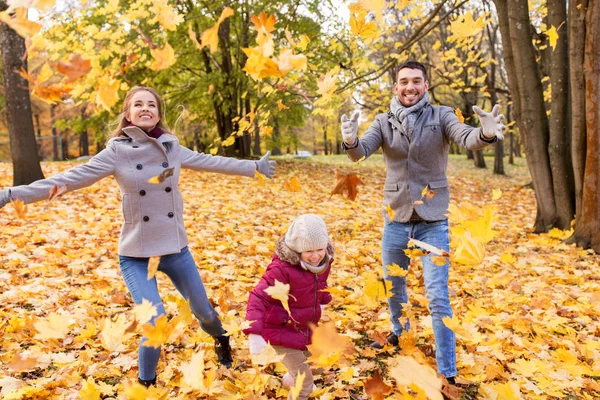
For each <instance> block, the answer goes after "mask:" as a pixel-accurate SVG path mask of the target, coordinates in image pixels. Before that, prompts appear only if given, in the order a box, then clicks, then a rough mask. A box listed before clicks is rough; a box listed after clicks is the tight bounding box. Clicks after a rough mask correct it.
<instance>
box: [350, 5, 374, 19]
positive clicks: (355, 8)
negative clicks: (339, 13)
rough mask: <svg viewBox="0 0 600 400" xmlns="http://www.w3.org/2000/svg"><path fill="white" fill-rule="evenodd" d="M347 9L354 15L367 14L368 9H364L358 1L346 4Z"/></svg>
mask: <svg viewBox="0 0 600 400" xmlns="http://www.w3.org/2000/svg"><path fill="white" fill-rule="evenodd" d="M348 10H349V11H350V13H352V14H356V15H363V16H364V15H367V14H368V13H369V11H368V10H367V9H365V8H364V7H363V6H362V5H361V4H360V3H350V4H348Z"/></svg>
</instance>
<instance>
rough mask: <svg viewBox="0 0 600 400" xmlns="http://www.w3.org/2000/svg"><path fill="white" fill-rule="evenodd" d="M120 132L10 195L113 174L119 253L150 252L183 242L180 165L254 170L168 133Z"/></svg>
mask: <svg viewBox="0 0 600 400" xmlns="http://www.w3.org/2000/svg"><path fill="white" fill-rule="evenodd" d="M123 132H124V133H125V134H126V135H127V136H121V137H117V138H114V139H111V140H110V141H109V142H108V144H107V146H106V149H104V150H102V151H101V152H100V153H98V154H97V155H96V156H94V157H92V158H91V159H90V160H89V161H88V162H87V163H86V164H83V165H78V166H76V167H74V168H72V169H70V170H68V171H65V172H63V173H61V174H58V175H55V176H53V177H51V178H48V179H42V180H39V181H36V182H33V183H32V184H30V185H23V186H16V187H13V188H11V196H12V198H14V199H20V200H22V201H23V202H25V203H33V202H36V201H40V200H44V199H47V198H48V192H49V191H50V189H51V188H52V187H53V186H54V185H57V186H58V187H62V186H64V185H67V189H68V191H73V190H77V189H81V188H84V187H86V186H90V185H92V184H93V183H94V182H97V181H99V180H100V179H102V178H105V177H107V176H109V175H113V176H114V177H115V179H116V181H117V183H118V184H119V187H120V189H121V194H122V198H123V201H122V205H123V219H124V223H123V226H122V228H121V237H120V241H119V254H120V255H123V256H129V257H153V256H162V255H165V254H173V253H179V252H180V251H181V249H182V248H184V247H185V246H187V244H188V238H187V234H186V232H185V227H184V223H183V199H182V197H181V193H180V192H179V186H178V182H179V173H180V171H181V169H182V168H185V169H191V170H194V171H205V172H218V173H222V174H228V175H242V176H248V177H251V176H254V170H255V169H256V163H255V162H254V161H251V160H236V159H234V158H228V157H219V156H211V155H208V154H203V153H198V152H195V151H192V150H189V149H188V148H186V147H183V146H181V145H180V144H179V141H178V139H177V138H176V137H175V136H173V135H171V134H168V133H164V134H162V135H161V136H160V137H159V138H158V139H154V138H151V137H149V136H148V135H146V133H145V132H144V131H143V130H141V129H140V128H138V127H135V126H131V127H126V128H123ZM166 168H173V169H174V170H173V175H172V176H170V177H168V178H166V179H165V180H164V181H163V182H162V183H159V184H151V183H148V180H149V179H150V178H152V177H154V176H158V175H159V174H160V173H161V172H162V171H164V170H165V169H166Z"/></svg>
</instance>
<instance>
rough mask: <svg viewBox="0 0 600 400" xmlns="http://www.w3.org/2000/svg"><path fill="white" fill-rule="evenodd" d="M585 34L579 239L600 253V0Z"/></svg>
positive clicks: (588, 18)
mask: <svg viewBox="0 0 600 400" xmlns="http://www.w3.org/2000/svg"><path fill="white" fill-rule="evenodd" d="M585 22H586V23H585V25H586V34H585V57H584V64H583V70H584V76H585V94H586V98H585V119H586V136H587V140H586V145H587V151H586V158H585V173H584V177H583V197H582V204H581V206H582V207H581V208H582V210H581V218H580V219H578V220H577V226H576V230H575V238H576V242H577V245H578V246H582V247H584V248H592V249H594V250H595V251H596V252H597V253H600V234H599V232H600V101H599V100H598V93H600V92H599V91H600V2H598V1H590V2H589V6H588V8H587V11H586V21H585Z"/></svg>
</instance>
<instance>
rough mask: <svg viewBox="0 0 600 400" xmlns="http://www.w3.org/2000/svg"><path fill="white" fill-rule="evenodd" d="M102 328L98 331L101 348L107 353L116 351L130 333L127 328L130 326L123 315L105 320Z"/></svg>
mask: <svg viewBox="0 0 600 400" xmlns="http://www.w3.org/2000/svg"><path fill="white" fill-rule="evenodd" d="M102 324H103V328H102V330H101V331H100V336H101V341H100V343H101V344H102V347H104V348H105V349H106V350H108V352H109V353H112V352H114V351H118V350H120V349H121V348H122V345H123V342H125V341H126V340H127V339H128V338H129V337H130V336H131V335H132V333H131V332H130V331H128V328H129V327H130V326H131V325H132V324H131V323H130V322H128V321H127V319H126V316H125V314H119V315H118V316H117V317H116V318H114V319H110V318H106V319H105V320H104V321H103V322H102Z"/></svg>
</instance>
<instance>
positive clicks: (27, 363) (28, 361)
mask: <svg viewBox="0 0 600 400" xmlns="http://www.w3.org/2000/svg"><path fill="white" fill-rule="evenodd" d="M38 363H39V362H38V360H37V358H35V357H31V358H29V357H25V358H23V356H21V354H19V353H17V354H15V355H13V356H12V357H11V358H10V360H9V361H8V362H7V363H6V364H5V365H6V367H8V368H9V369H11V370H12V371H14V372H23V371H31V370H34V369H36V368H37V366H38Z"/></svg>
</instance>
